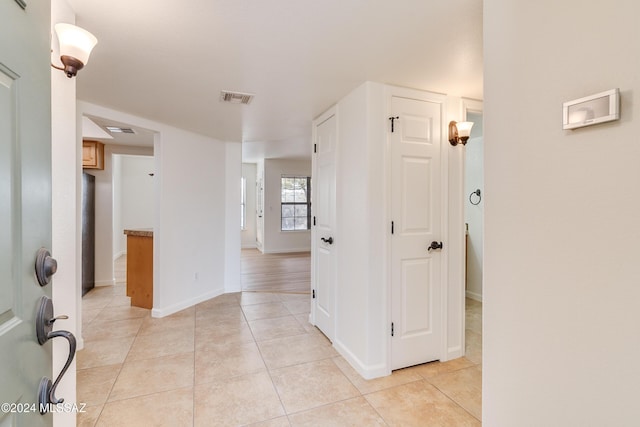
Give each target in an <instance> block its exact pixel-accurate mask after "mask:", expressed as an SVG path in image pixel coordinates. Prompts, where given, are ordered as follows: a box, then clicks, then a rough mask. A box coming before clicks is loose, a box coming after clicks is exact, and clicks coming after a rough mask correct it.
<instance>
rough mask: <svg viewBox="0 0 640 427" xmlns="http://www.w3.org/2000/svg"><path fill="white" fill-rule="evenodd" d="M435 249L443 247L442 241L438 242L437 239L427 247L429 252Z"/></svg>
mask: <svg viewBox="0 0 640 427" xmlns="http://www.w3.org/2000/svg"><path fill="white" fill-rule="evenodd" d="M434 249H442V242H436V241H435V240H434V241H433V242H431V244H430V245H429V246H428V247H427V252H431V251H432V250H434Z"/></svg>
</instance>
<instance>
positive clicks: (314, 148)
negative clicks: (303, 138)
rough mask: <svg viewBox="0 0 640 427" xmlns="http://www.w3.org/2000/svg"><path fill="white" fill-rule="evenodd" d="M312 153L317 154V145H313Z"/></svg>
mask: <svg viewBox="0 0 640 427" xmlns="http://www.w3.org/2000/svg"><path fill="white" fill-rule="evenodd" d="M313 152H314V153H317V152H318V144H313Z"/></svg>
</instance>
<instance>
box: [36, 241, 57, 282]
mask: <svg viewBox="0 0 640 427" xmlns="http://www.w3.org/2000/svg"><path fill="white" fill-rule="evenodd" d="M56 271H58V262H57V261H56V260H55V259H53V258H52V257H51V253H50V252H49V251H48V250H47V249H45V248H40V249H38V254H37V255H36V277H37V278H38V283H39V284H40V286H47V285H48V284H49V282H51V276H53V275H54V274H56Z"/></svg>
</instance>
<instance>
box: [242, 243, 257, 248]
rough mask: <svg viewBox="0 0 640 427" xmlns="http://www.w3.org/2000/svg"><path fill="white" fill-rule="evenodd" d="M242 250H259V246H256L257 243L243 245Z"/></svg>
mask: <svg viewBox="0 0 640 427" xmlns="http://www.w3.org/2000/svg"><path fill="white" fill-rule="evenodd" d="M242 249H258V245H256V244H255V243H253V244H251V243H247V244H244V245H242Z"/></svg>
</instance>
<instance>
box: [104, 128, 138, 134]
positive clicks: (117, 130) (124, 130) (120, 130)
mask: <svg viewBox="0 0 640 427" xmlns="http://www.w3.org/2000/svg"><path fill="white" fill-rule="evenodd" d="M105 127H106V128H107V130H108V131H109V132H111V133H133V134H135V133H136V131H134V130H133V129H131V128H123V127H119V126H105Z"/></svg>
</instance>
